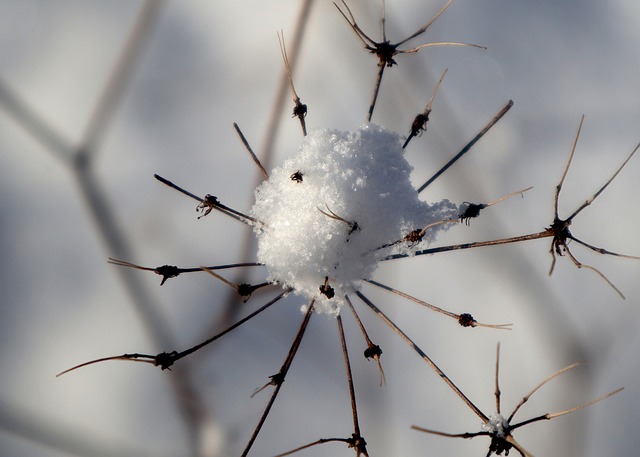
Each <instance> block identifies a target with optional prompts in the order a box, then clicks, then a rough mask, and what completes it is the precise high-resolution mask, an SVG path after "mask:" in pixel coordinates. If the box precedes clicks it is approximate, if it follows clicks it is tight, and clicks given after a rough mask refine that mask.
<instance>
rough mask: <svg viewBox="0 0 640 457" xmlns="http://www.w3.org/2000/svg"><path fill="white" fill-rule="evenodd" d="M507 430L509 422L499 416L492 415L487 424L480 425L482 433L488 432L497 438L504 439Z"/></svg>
mask: <svg viewBox="0 0 640 457" xmlns="http://www.w3.org/2000/svg"><path fill="white" fill-rule="evenodd" d="M508 430H509V422H507V420H506V419H505V418H504V417H502V415H501V414H494V415H492V416H491V417H490V418H489V421H488V422H485V423H484V424H482V431H485V432H489V433H491V435H493V436H495V437H498V438H504V437H505V436H506V435H507V432H508Z"/></svg>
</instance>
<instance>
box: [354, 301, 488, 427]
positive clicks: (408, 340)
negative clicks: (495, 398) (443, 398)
mask: <svg viewBox="0 0 640 457" xmlns="http://www.w3.org/2000/svg"><path fill="white" fill-rule="evenodd" d="M355 293H356V295H357V296H358V297H360V299H361V300H362V301H363V302H364V303H365V304H366V305H367V306H368V307H369V308H371V309H372V310H373V312H374V313H376V315H377V316H378V317H379V318H380V319H382V321H383V322H384V323H385V324H387V325H388V326H389V327H391V329H392V330H393V331H394V332H396V333H397V334H398V335H399V336H400V338H402V339H403V340H404V342H405V343H407V344H408V345H409V346H410V347H411V348H412V349H413V350H414V351H415V352H416V353H417V354H418V355H419V356H420V357H422V359H423V360H424V361H425V362H427V364H428V365H429V366H430V367H431V368H432V369H433V370H434V371H435V372H436V373H437V374H438V376H440V378H442V380H443V381H444V382H445V383H446V384H447V385H448V386H449V387H450V388H451V390H453V391H454V392H455V393H456V394H457V395H458V397H460V399H462V401H463V402H464V403H465V404H466V405H467V406H468V407H469V408H470V409H471V410H472V411H473V412H474V413H476V415H477V416H478V417H479V418H480V419H481V420H482V421H483V422H487V421H488V420H489V418H488V417H487V416H486V415H485V414H484V413H483V412H482V411H480V409H479V408H478V407H477V406H476V405H474V404H473V402H472V401H471V400H469V398H468V397H467V396H466V395H465V394H464V393H463V392H462V391H461V390H460V389H459V388H458V387H457V386H456V385H455V384H454V383H453V381H451V379H449V377H448V376H447V375H446V374H445V373H444V372H443V371H442V370H441V369H440V367H438V365H436V364H435V362H434V361H433V360H431V358H430V357H429V356H428V355H427V354H426V353H425V352H424V351H423V350H422V349H420V348H419V347H418V345H417V344H416V343H414V342H413V341H412V340H411V338H409V337H408V336H407V335H406V334H405V333H404V332H403V331H402V330H401V329H400V327H398V326H397V325H396V324H395V323H394V322H393V321H392V320H391V319H389V318H388V317H387V315H386V314H384V313H383V312H382V311H381V310H380V309H379V308H378V307H377V306H376V305H374V304H373V303H372V302H371V300H369V299H368V298H367V297H365V296H364V295H363V294H362V292H359V291H356V292H355Z"/></svg>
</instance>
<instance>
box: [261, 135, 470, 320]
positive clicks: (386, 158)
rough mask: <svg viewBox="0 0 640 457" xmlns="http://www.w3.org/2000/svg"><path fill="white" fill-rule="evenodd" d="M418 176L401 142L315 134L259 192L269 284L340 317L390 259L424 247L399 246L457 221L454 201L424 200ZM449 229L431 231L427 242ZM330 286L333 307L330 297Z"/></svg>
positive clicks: (380, 137)
mask: <svg viewBox="0 0 640 457" xmlns="http://www.w3.org/2000/svg"><path fill="white" fill-rule="evenodd" d="M411 170H412V167H411V166H410V165H409V163H408V162H407V161H406V159H405V158H404V151H403V149H402V147H401V143H400V138H399V137H398V135H396V134H394V133H391V132H388V131H386V130H384V129H383V128H381V127H377V126H375V125H367V126H365V127H362V128H360V129H358V130H355V131H348V132H341V131H337V130H330V129H319V130H315V131H312V132H310V134H309V135H308V136H307V137H305V140H304V142H303V144H302V146H301V147H300V150H299V151H298V153H297V154H296V155H295V156H294V157H291V158H290V159H288V160H286V161H285V162H284V163H283V164H282V166H280V167H278V168H276V169H275V170H273V171H272V172H271V174H270V176H269V179H268V180H266V181H265V182H263V183H262V184H261V185H260V186H259V187H258V189H257V190H256V202H255V205H254V207H253V208H252V216H253V217H255V218H256V219H258V220H259V221H260V222H261V224H259V225H258V226H256V236H257V238H258V261H259V262H261V263H264V264H265V265H266V266H267V268H268V279H269V280H270V281H276V282H277V283H279V284H281V285H282V286H283V287H291V288H293V289H294V291H295V292H296V293H297V294H299V295H302V296H305V297H306V298H308V299H315V300H316V304H315V306H316V310H317V311H318V312H324V313H334V314H335V313H337V312H339V309H340V307H341V306H342V305H343V304H344V303H345V300H344V296H345V294H348V293H351V292H352V291H353V290H354V289H356V290H357V289H358V287H359V286H360V283H361V281H362V280H363V279H370V278H371V277H372V275H373V273H374V271H375V270H376V267H377V264H378V262H379V261H380V260H381V259H382V258H384V257H386V256H387V255H389V254H390V253H392V252H411V250H413V249H414V248H415V247H416V244H415V243H409V242H406V241H404V242H401V243H396V242H397V241H399V240H401V239H402V238H403V237H405V236H406V235H408V234H409V233H410V232H411V231H412V230H415V229H421V228H423V227H425V226H426V225H427V224H429V223H432V222H435V221H440V220H444V219H449V218H456V217H457V213H458V212H457V208H456V206H455V205H453V204H452V203H450V202H449V201H447V200H444V201H441V202H437V203H434V204H428V203H426V202H423V201H421V200H419V199H418V194H417V192H416V190H415V189H414V188H413V186H412V185H411V182H410V180H409V177H410V173H411ZM447 225H448V224H445V225H439V226H437V227H434V228H432V229H430V230H428V231H427V232H426V234H425V236H424V238H423V240H422V243H424V242H429V241H433V239H434V238H435V233H436V232H437V231H438V230H439V229H441V228H444V227H446V226H447ZM393 243H395V244H393ZM390 244H392V246H387V247H384V248H383V246H385V245H390ZM422 247H423V246H422ZM325 283H326V284H327V285H328V286H329V287H330V288H331V290H332V291H334V292H335V295H334V296H333V297H332V298H330V297H329V295H331V293H327V292H326V290H325V293H321V287H322V286H324V285H325Z"/></svg>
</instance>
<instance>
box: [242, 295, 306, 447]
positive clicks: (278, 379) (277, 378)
mask: <svg viewBox="0 0 640 457" xmlns="http://www.w3.org/2000/svg"><path fill="white" fill-rule="evenodd" d="M314 303H315V301H313V300H312V301H311V303H310V304H309V307H308V308H307V312H306V313H305V315H304V319H303V320H302V324H300V329H299V330H298V334H297V335H296V337H295V339H294V340H293V344H292V345H291V349H289V352H288V354H287V357H286V358H285V361H284V363H283V364H282V367H281V368H280V371H279V372H278V373H277V374H276V375H274V376H272V377H271V383H272V384H273V385H275V389H274V390H273V393H272V394H271V398H270V399H269V402H268V403H267V406H266V407H265V409H264V412H263V413H262V416H261V417H260V420H259V421H258V425H257V426H256V428H255V430H254V431H253V434H252V435H251V438H250V439H249V442H248V443H247V445H246V446H245V448H244V451H242V457H246V456H247V454H249V451H250V450H251V447H252V446H253V443H254V442H255V440H256V438H258V434H259V433H260V430H261V429H262V426H263V425H264V422H265V421H266V420H267V416H268V415H269V412H270V411H271V407H272V406H273V404H274V403H275V401H276V397H277V396H278V392H280V388H281V387H282V384H283V383H284V380H285V378H286V376H287V373H288V372H289V368H290V367H291V363H292V362H293V359H294V357H295V356H296V353H297V352H298V348H299V347H300V343H301V342H302V337H303V336H304V332H305V331H306V329H307V326H308V325H309V319H311V315H312V314H313V305H314Z"/></svg>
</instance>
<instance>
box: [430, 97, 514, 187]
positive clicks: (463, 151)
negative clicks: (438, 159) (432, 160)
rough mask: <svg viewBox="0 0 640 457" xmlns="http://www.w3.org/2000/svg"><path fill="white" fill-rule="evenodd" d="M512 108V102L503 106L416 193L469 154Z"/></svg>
mask: <svg viewBox="0 0 640 457" xmlns="http://www.w3.org/2000/svg"><path fill="white" fill-rule="evenodd" d="M512 106H513V100H509V102H508V103H507V104H506V105H505V106H504V108H502V109H501V110H500V111H498V114H496V115H495V116H494V117H493V119H491V120H490V121H489V123H488V124H487V125H486V126H485V127H484V128H483V129H482V130H480V132H479V133H478V134H477V135H476V136H475V137H474V138H473V139H472V140H471V141H469V142H468V143H467V145H466V146H465V147H463V148H462V149H461V150H460V152H458V153H457V154H456V155H455V156H454V157H453V158H452V159H451V160H449V162H447V163H446V164H445V165H444V166H443V167H442V168H441V169H440V170H438V171H437V172H436V174H434V175H433V176H432V177H431V178H429V179H428V180H427V181H426V182H425V183H424V184H423V185H422V186H420V187H419V188H418V193H420V192H422V191H423V190H425V189H426V188H427V187H429V185H430V184H431V183H432V182H433V181H435V180H436V179H438V177H439V176H440V175H441V174H443V173H444V172H445V171H447V170H448V169H449V167H451V165H453V164H454V163H456V162H457V161H458V160H459V159H460V158H461V157H462V156H464V155H465V154H466V153H467V152H469V150H470V149H471V148H472V147H473V145H475V144H476V143H477V142H478V140H479V139H480V138H482V137H483V136H484V135H485V133H487V132H488V131H489V129H490V128H491V127H493V126H494V125H495V124H496V123H497V122H498V121H499V120H500V119H502V116H504V115H505V114H507V111H509V110H510V109H511V107H512Z"/></svg>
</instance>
